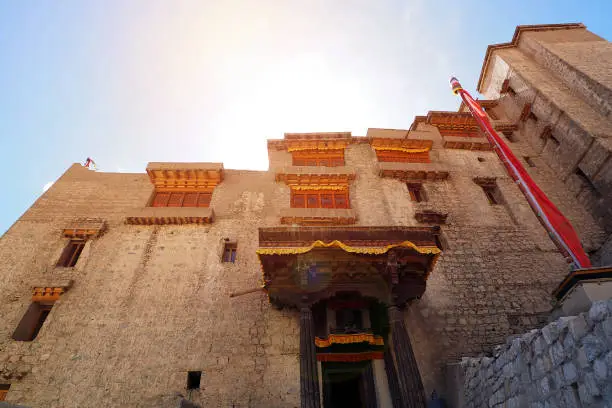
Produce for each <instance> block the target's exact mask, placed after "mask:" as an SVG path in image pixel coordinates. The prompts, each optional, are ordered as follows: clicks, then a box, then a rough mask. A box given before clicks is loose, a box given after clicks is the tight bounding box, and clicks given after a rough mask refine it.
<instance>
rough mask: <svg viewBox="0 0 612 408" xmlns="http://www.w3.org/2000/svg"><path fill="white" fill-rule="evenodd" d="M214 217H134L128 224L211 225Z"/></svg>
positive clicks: (130, 218)
mask: <svg viewBox="0 0 612 408" xmlns="http://www.w3.org/2000/svg"><path fill="white" fill-rule="evenodd" d="M212 222H213V217H212V216H192V217H188V216H167V217H159V216H158V217H155V216H133V217H126V224H131V225H184V224H211V223H212Z"/></svg>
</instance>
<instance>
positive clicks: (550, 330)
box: [461, 299, 612, 408]
mask: <svg viewBox="0 0 612 408" xmlns="http://www.w3.org/2000/svg"><path fill="white" fill-rule="evenodd" d="M461 367H462V368H463V370H465V371H464V373H465V377H464V384H463V385H464V390H463V391H464V406H465V407H469V408H479V407H505V408H519V407H521V408H522V407H529V408H544V407H560V408H566V407H567V408H587V407H610V406H612V299H610V300H608V301H599V302H596V303H594V304H593V305H592V307H591V309H590V311H589V312H588V313H581V314H580V315H578V316H572V317H562V318H560V319H558V320H557V321H554V322H552V323H550V324H548V325H547V326H545V327H543V328H542V329H534V330H531V331H529V332H527V333H525V334H523V335H520V336H514V337H511V338H509V339H508V341H507V342H506V344H505V345H503V346H499V347H497V348H496V349H495V353H494V356H493V357H480V358H464V359H463V360H462V362H461Z"/></svg>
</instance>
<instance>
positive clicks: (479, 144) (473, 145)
mask: <svg viewBox="0 0 612 408" xmlns="http://www.w3.org/2000/svg"><path fill="white" fill-rule="evenodd" d="M444 148H445V149H464V150H476V151H491V150H493V147H492V146H491V144H490V143H489V141H488V140H487V139H484V140H483V139H480V140H474V141H471V140H470V141H468V140H461V141H454V140H445V141H444Z"/></svg>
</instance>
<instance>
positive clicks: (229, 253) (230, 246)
mask: <svg viewBox="0 0 612 408" xmlns="http://www.w3.org/2000/svg"><path fill="white" fill-rule="evenodd" d="M237 250H238V245H237V244H236V243H235V242H226V243H225V246H224V247H223V262H231V263H234V262H236V252H237Z"/></svg>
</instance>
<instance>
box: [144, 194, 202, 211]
mask: <svg viewBox="0 0 612 408" xmlns="http://www.w3.org/2000/svg"><path fill="white" fill-rule="evenodd" d="M211 200H212V192H210V191H170V190H169V191H163V190H162V191H155V192H154V193H153V197H151V200H150V203H149V207H204V208H208V207H210V201H211Z"/></svg>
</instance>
